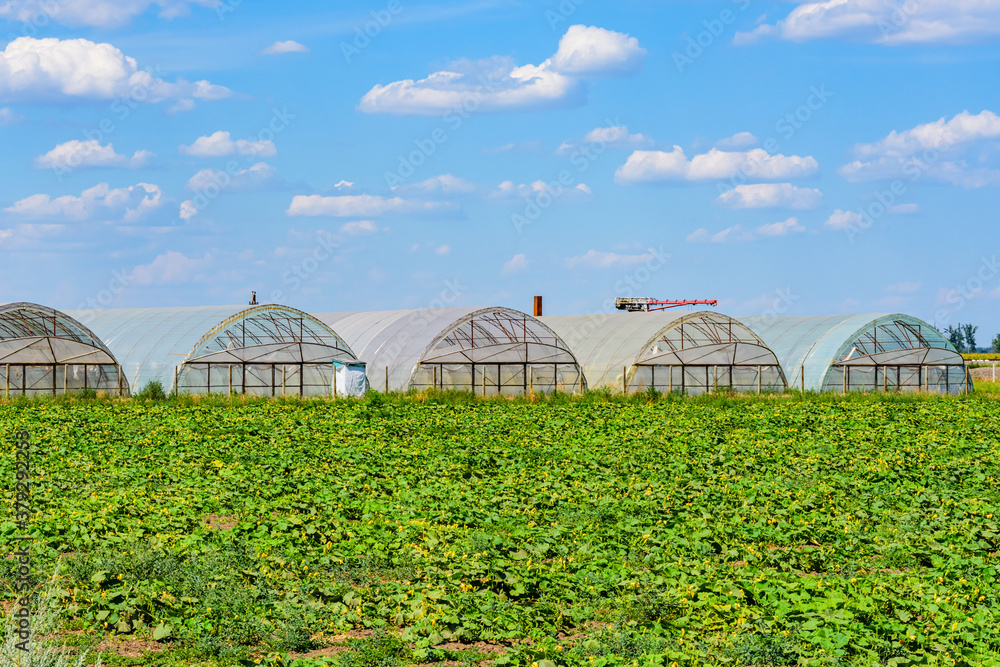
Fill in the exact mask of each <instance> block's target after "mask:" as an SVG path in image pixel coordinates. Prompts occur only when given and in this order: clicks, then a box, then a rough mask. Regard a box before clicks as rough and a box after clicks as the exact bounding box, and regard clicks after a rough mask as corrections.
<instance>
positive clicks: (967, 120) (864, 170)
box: [839, 110, 1000, 188]
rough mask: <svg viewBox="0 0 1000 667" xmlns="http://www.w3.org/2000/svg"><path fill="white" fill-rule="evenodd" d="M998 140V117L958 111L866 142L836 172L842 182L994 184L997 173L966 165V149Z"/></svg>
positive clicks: (998, 177) (998, 178) (999, 172)
mask: <svg viewBox="0 0 1000 667" xmlns="http://www.w3.org/2000/svg"><path fill="white" fill-rule="evenodd" d="M997 139H1000V116H997V115H996V114H994V113H993V112H992V111H988V110H984V111H982V112H980V113H978V114H971V113H969V112H968V111H963V112H962V113H959V114H957V115H955V116H954V117H952V118H951V119H950V120H945V119H944V118H940V119H938V120H936V121H934V122H932V123H924V124H922V125H918V126H916V127H914V128H911V129H909V130H904V131H902V132H897V131H896V130H893V131H892V132H890V133H889V134H888V135H887V136H886V137H885V138H883V139H881V140H879V141H876V142H874V143H870V144H857V145H856V146H855V147H854V149H853V153H854V156H855V157H856V158H857V159H855V160H854V161H853V162H850V163H848V164H846V165H844V166H843V167H841V168H840V170H839V173H840V175H841V176H843V177H844V178H845V179H847V180H848V181H852V182H859V181H870V180H881V179H894V178H903V177H907V178H911V179H913V178H920V177H927V178H930V179H932V180H936V181H942V182H945V183H951V184H953V185H959V186H962V187H967V188H979V187H984V186H987V185H996V184H1000V170H998V169H997V168H992V167H990V166H976V167H972V166H969V164H968V160H967V156H968V153H969V151H970V150H974V149H976V148H977V147H982V146H984V145H986V144H987V143H991V142H996V140H997Z"/></svg>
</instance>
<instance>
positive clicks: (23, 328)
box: [0, 303, 129, 396]
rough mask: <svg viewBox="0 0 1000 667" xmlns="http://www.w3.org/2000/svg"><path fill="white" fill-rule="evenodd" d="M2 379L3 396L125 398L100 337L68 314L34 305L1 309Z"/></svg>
mask: <svg viewBox="0 0 1000 667" xmlns="http://www.w3.org/2000/svg"><path fill="white" fill-rule="evenodd" d="M0 374H2V375H3V378H2V380H0V382H2V384H0V389H2V390H3V392H4V395H5V396H37V395H43V394H49V395H56V394H63V393H67V392H72V391H80V390H87V389H93V390H95V391H103V392H107V393H109V394H114V395H118V396H126V395H128V393H129V385H128V382H127V381H126V380H125V378H124V377H123V375H122V373H121V368H120V366H119V365H118V361H117V360H116V359H115V355H114V354H112V353H111V351H110V350H109V349H108V348H107V347H106V346H105V345H104V343H102V342H101V340H100V338H99V337H97V336H96V335H95V334H94V333H93V332H92V331H91V330H90V329H88V328H87V327H86V326H84V325H83V324H81V323H80V322H78V321H77V320H75V319H74V318H73V317H71V316H70V315H68V314H66V313H63V312H60V311H58V310H53V309H52V308H49V307H47V306H40V305H38V304H34V303H4V304H0Z"/></svg>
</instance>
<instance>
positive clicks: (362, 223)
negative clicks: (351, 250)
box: [340, 220, 379, 236]
mask: <svg viewBox="0 0 1000 667" xmlns="http://www.w3.org/2000/svg"><path fill="white" fill-rule="evenodd" d="M378 231H379V226H378V225H376V224H375V223H374V222H373V221H371V220H354V221H351V222H347V223H344V224H343V225H341V226H340V233H341V234H347V235H348V236H370V235H371V234H375V233H377V232H378Z"/></svg>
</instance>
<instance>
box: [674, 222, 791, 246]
mask: <svg viewBox="0 0 1000 667" xmlns="http://www.w3.org/2000/svg"><path fill="white" fill-rule="evenodd" d="M805 230H806V228H805V227H803V226H802V225H801V224H799V219H798V218H788V219H787V220H785V221H783V222H772V223H770V224H765V225H761V226H760V227H758V228H757V229H756V230H754V231H749V230H746V229H744V228H743V226H742V225H733V226H732V227H729V228H727V229H723V230H722V231H721V232H716V233H715V234H712V233H710V232H709V231H708V230H707V229H696V230H695V231H693V232H691V233H690V234H688V235H687V241H688V242H689V243H732V242H738V243H739V242H745V241H756V240H757V239H759V238H761V237H777V236H788V235H789V234H798V233H801V232H804V231H805Z"/></svg>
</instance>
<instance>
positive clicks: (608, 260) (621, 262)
mask: <svg viewBox="0 0 1000 667" xmlns="http://www.w3.org/2000/svg"><path fill="white" fill-rule="evenodd" d="M654 259H658V257H657V255H656V253H654V252H653V251H652V250H650V251H649V252H646V253H643V254H641V255H622V254H618V253H615V252H605V251H603V250H588V251H587V253H586V254H584V255H580V256H578V257H567V258H566V266H567V267H569V268H571V269H575V268H577V267H581V268H591V269H612V268H618V267H629V266H635V265H637V264H645V263H646V262H649V261H652V260H654Z"/></svg>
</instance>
